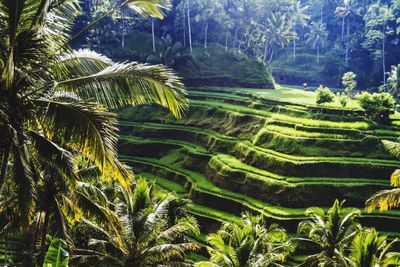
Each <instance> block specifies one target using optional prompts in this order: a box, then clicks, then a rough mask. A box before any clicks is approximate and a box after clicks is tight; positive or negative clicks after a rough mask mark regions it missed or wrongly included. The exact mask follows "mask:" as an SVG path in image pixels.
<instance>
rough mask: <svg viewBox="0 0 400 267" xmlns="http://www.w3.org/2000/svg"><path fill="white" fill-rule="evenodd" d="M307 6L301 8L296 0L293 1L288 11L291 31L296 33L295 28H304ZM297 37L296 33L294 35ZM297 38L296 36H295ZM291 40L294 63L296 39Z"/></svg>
mask: <svg viewBox="0 0 400 267" xmlns="http://www.w3.org/2000/svg"><path fill="white" fill-rule="evenodd" d="M307 10H308V6H301V2H300V1H298V0H295V1H293V4H292V6H291V9H290V14H291V19H292V24H293V30H294V32H295V33H296V27H298V26H299V27H302V28H304V27H306V26H307V23H308V20H309V19H310V16H309V15H307V14H306V12H307ZM296 35H297V33H296ZM297 38H298V36H297ZM297 38H294V39H293V61H296V39H297Z"/></svg>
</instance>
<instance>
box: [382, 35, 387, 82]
mask: <svg viewBox="0 0 400 267" xmlns="http://www.w3.org/2000/svg"><path fill="white" fill-rule="evenodd" d="M385 41H386V35H385V32H384V31H383V40H382V69H383V85H386V56H385V52H386V51H385Z"/></svg>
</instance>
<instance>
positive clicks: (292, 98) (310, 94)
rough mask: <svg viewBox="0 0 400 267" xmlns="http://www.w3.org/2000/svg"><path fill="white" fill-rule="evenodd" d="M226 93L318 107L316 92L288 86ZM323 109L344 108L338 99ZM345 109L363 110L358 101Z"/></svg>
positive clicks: (350, 103) (350, 102)
mask: <svg viewBox="0 0 400 267" xmlns="http://www.w3.org/2000/svg"><path fill="white" fill-rule="evenodd" d="M214 88H215V89H218V87H207V88H206V89H205V90H209V91H212V90H213V89H214ZM226 91H233V92H243V93H247V94H254V95H256V96H259V97H261V98H265V99H270V100H275V101H284V102H292V103H294V104H301V105H307V106H316V95H317V94H316V93H315V92H314V91H305V90H303V89H298V88H295V87H291V86H287V85H277V86H276V89H275V90H265V89H257V88H236V87H233V88H229V89H226ZM323 107H329V108H337V109H342V108H343V107H342V106H341V104H340V102H339V100H338V99H337V98H335V101H334V102H332V103H328V104H325V105H323ZM345 109H348V110H354V109H357V110H358V109H361V107H360V105H359V104H358V102H357V101H356V100H350V101H349V103H348V105H347V106H346V107H345Z"/></svg>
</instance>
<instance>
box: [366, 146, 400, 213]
mask: <svg viewBox="0 0 400 267" xmlns="http://www.w3.org/2000/svg"><path fill="white" fill-rule="evenodd" d="M382 142H383V145H384V146H385V148H386V149H387V150H388V151H389V153H390V154H392V155H393V156H394V157H396V158H400V143H398V142H392V141H382ZM390 183H391V185H392V186H394V187H395V188H394V189H389V190H382V191H379V192H377V193H376V194H375V195H373V196H372V197H370V198H369V199H368V200H367V201H366V206H367V210H368V211H369V212H372V211H373V210H375V209H379V210H380V211H381V212H385V211H387V210H390V209H392V208H397V207H400V170H399V169H398V170H395V171H394V172H393V174H392V176H391V177H390Z"/></svg>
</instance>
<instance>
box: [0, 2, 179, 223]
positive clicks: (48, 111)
mask: <svg viewBox="0 0 400 267" xmlns="http://www.w3.org/2000/svg"><path fill="white" fill-rule="evenodd" d="M127 2H128V3H129V4H130V5H131V6H132V5H133V6H134V5H135V2H136V1H127ZM38 3H42V5H39V4H38ZM45 3H46V5H45ZM47 3H49V5H47ZM138 3H139V5H138V6H137V7H136V10H137V11H140V12H147V13H149V14H151V13H152V12H156V11H155V10H158V5H156V4H154V5H153V4H147V5H143V3H141V2H140V1H139V2H138ZM78 11H79V5H78V1H76V0H68V1H61V2H60V1H38V0H27V1H22V0H16V1H6V2H1V3H0V13H1V16H0V25H1V27H0V29H1V32H0V39H1V48H0V49H1V53H0V57H1V58H0V62H3V64H0V73H1V82H0V135H1V136H2V142H1V143H0V158H1V163H2V164H1V169H0V185H2V184H4V182H5V179H6V177H12V178H11V179H12V180H13V181H12V184H13V186H14V187H15V189H16V195H15V197H17V198H18V200H19V201H18V202H19V207H20V210H19V213H20V215H21V217H23V218H24V219H23V220H21V221H20V222H21V223H22V224H23V225H24V226H27V225H28V224H29V222H30V221H31V219H32V217H33V213H34V210H35V209H34V207H35V203H34V202H35V195H36V188H35V186H36V184H37V182H38V178H37V177H36V175H37V173H40V166H38V165H35V164H34V159H35V158H36V159H38V160H39V159H40V161H42V162H46V163H47V164H48V165H49V167H52V168H55V169H58V170H60V171H61V172H62V173H63V174H64V175H65V174H67V173H68V172H73V170H74V166H73V165H74V164H73V162H71V161H68V160H69V157H68V156H66V152H65V151H74V153H76V152H79V153H81V154H82V155H84V156H85V157H87V158H88V159H90V160H91V161H93V162H94V163H96V165H97V166H98V167H99V168H100V170H101V171H102V173H104V175H105V176H108V177H113V178H115V179H118V180H119V181H120V182H121V183H123V184H126V183H127V181H128V180H129V176H130V174H129V171H127V169H126V168H124V166H123V165H122V164H121V163H120V162H119V161H118V159H117V156H116V155H117V152H116V142H117V128H116V123H117V121H116V118H115V115H114V114H113V113H111V112H109V111H107V109H106V108H119V107H122V106H124V105H126V104H142V103H150V102H155V103H158V104H160V105H162V106H164V107H167V108H169V109H170V110H171V111H172V112H173V113H174V114H175V115H176V116H178V117H179V116H181V115H182V112H183V111H184V110H185V109H186V105H187V104H186V99H185V96H184V88H183V85H182V83H181V82H180V80H179V78H177V77H176V76H175V75H174V74H173V73H172V72H171V71H170V70H168V69H165V68H164V67H162V66H149V65H142V64H138V63H135V62H132V63H115V62H113V61H112V60H110V59H108V58H106V57H104V56H102V55H99V54H97V53H94V52H91V51H88V50H78V51H73V50H72V49H70V48H69V47H68V45H67V43H68V40H69V39H71V37H70V35H69V31H70V28H71V26H72V22H73V19H74V18H75V16H76V15H77V14H78ZM9 18H15V20H13V19H9ZM54 18H62V19H54ZM48 149H51V151H52V153H49V150H48ZM9 172H10V173H9ZM8 173H9V175H8ZM11 174H12V175H11ZM65 176H66V175H65ZM13 197H14V196H13Z"/></svg>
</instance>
